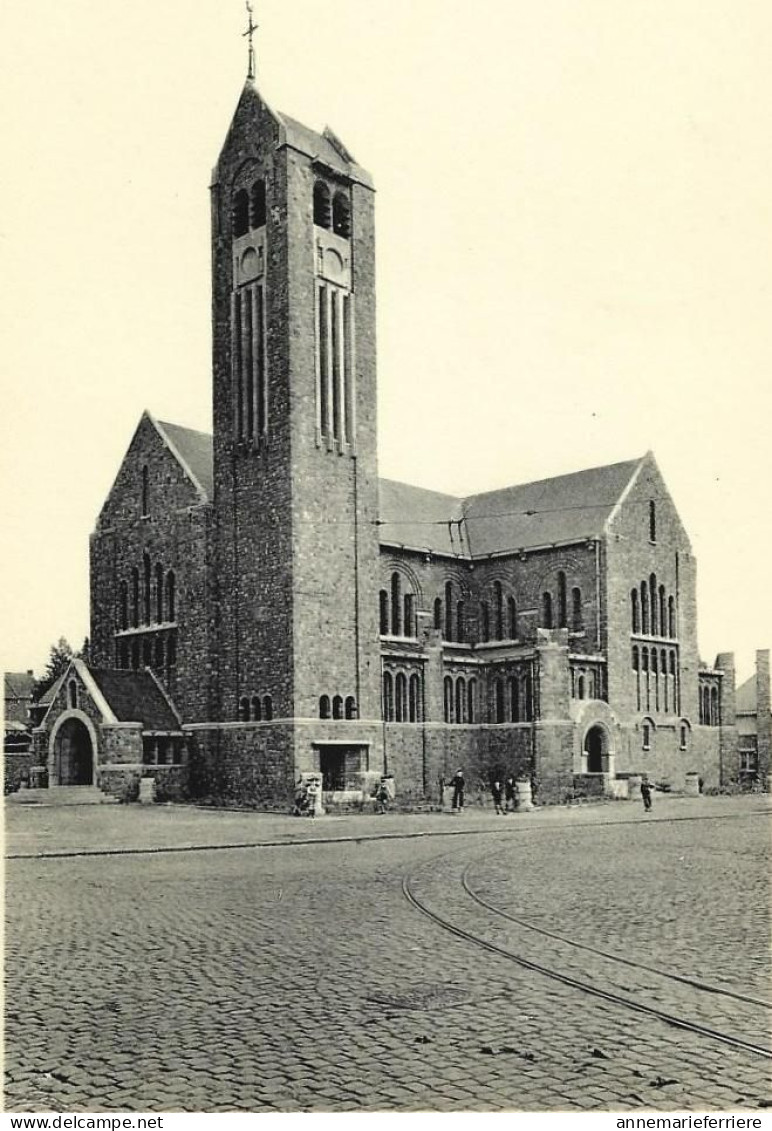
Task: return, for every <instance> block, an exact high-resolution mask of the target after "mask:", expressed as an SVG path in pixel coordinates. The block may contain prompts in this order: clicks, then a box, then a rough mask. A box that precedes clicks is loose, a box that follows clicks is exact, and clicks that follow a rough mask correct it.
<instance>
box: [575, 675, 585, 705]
mask: <svg viewBox="0 0 772 1131" xmlns="http://www.w3.org/2000/svg"><path fill="white" fill-rule="evenodd" d="M576 688H577V691H576V694H577V698H578V699H584V676H583V675H580V676H579V679H578V680H577V681H576Z"/></svg>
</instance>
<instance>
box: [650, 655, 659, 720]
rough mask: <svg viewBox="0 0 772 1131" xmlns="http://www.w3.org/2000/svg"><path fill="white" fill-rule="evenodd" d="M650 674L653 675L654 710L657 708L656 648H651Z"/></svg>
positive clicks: (657, 661)
mask: <svg viewBox="0 0 772 1131" xmlns="http://www.w3.org/2000/svg"><path fill="white" fill-rule="evenodd" d="M651 674H652V675H653V676H654V710H655V711H658V710H659V660H658V658H657V649H656V648H652V650H651Z"/></svg>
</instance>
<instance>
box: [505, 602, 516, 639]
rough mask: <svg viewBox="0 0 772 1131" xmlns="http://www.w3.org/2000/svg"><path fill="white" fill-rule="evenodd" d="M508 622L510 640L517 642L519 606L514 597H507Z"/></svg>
mask: <svg viewBox="0 0 772 1131" xmlns="http://www.w3.org/2000/svg"><path fill="white" fill-rule="evenodd" d="M507 621H508V622H509V623H508V629H509V639H510V640H517V605H516V604H515V598H514V597H507Z"/></svg>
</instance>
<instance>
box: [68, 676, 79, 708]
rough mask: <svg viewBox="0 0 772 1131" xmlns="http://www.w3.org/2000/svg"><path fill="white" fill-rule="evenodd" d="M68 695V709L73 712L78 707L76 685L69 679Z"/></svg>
mask: <svg viewBox="0 0 772 1131" xmlns="http://www.w3.org/2000/svg"><path fill="white" fill-rule="evenodd" d="M68 695H69V700H70V708H71V709H72V710H75V708H76V707H77V706H78V685H77V683H76V682H75V680H74V679H71V680H70V682H69V685H68Z"/></svg>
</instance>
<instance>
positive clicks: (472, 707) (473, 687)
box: [466, 679, 477, 723]
mask: <svg viewBox="0 0 772 1131" xmlns="http://www.w3.org/2000/svg"><path fill="white" fill-rule="evenodd" d="M466 717H467V719H468V721H469V722H470V723H473V722H476V720H477V680H476V679H470V680H469V686H468V687H467V689H466Z"/></svg>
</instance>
